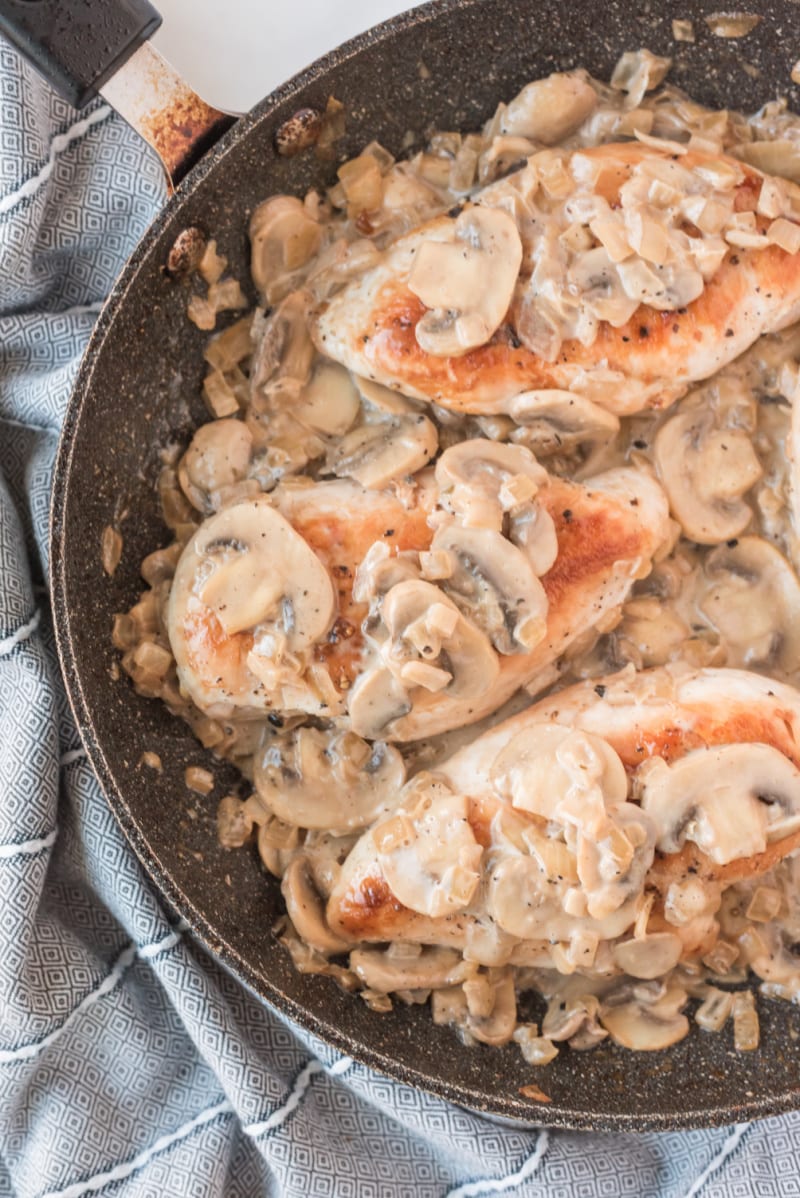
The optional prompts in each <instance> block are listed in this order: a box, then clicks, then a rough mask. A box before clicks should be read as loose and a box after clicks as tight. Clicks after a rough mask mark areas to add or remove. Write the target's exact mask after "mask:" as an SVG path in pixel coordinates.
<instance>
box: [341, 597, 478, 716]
mask: <svg viewBox="0 0 800 1198" xmlns="http://www.w3.org/2000/svg"><path fill="white" fill-rule="evenodd" d="M381 616H382V619H383V623H384V624H385V626H386V629H387V630H388V634H389V639H388V642H386V643H385V644H384V645H383V646H382V649H381V652H382V657H383V660H384V662H385V664H386V666H387V667H388V669H389V670H390V671H391V672H392V674H393V675H394V676H395V678H397V680H398V681H399V682H400V683H402V684H404V685H405V686H407V687H409V688H412V687H413V686H416V685H419V686H426V684H425V682H423V681H420V678H421V675H420V673H419V670H418V669H415V667H418V666H420V665H421V666H427V667H433V668H434V669H437V670H439V671H442V672H444V673H446V674H447V675H449V679H445V680H444V685H439V684H438V682H437V683H436V684H434V685H429V686H426V689H428V690H437V691H441V693H442V695H443V696H445V697H446V698H450V699H469V698H473V697H474V696H475V695H479V694H483V693H484V690H485V689H486V688H488V687H490V686H492V685H493V683H494V680H495V678H496V677H497V673H498V671H499V668H500V667H499V663H498V660H497V656H496V655H495V653H494V652H493V650H492V647H491V645H490V644H489V641H488V640H487V638H486V637H485V636H484V634H483V633H482V632H481V631H480V629H479V628H476V627H475V625H474V624H472V623H471V622H470V621H469V620H467V619H465V618H464V616H463V615H462V614H461V612H459V610H458V608H457V607H456V605H455V604H454V603H453V602H452V601H451V600H449V599H448V598H447V597H446V596H445V595H444V594H443V593H442V591H440V590H439V588H438V587H436V586H434V585H433V584H432V583H430V582H423V581H421V580H419V581H409V582H401V583H398V584H397V586H394V587H392V589H391V590H390V591H388V592H387V593H386V597H385V598H384V600H383V603H382V605H381ZM350 712H351V715H352V713H353V707H352V703H351V706H350Z"/></svg>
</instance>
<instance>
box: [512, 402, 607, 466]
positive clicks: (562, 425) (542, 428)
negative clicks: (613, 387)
mask: <svg viewBox="0 0 800 1198" xmlns="http://www.w3.org/2000/svg"><path fill="white" fill-rule="evenodd" d="M508 412H509V415H510V416H511V417H513V419H514V420H515V421H516V423H517V424H521V425H522V426H523V428H524V436H525V444H526V445H528V446H530V448H531V449H532V450H533V452H534V453H535V454H537V455H539V456H541V457H546V456H548V455H549V454H553V453H570V452H572V451H573V450H575V449H578V448H580V449H583V450H584V451H585V452H587V453H588V452H589V451H590V450H591V449H597V448H600V447H601V446H603V445H607V444H608V442H609V441H612V440H613V439H614V437H615V436H616V435H617V433H618V432H619V419H618V418H617V417H616V416H614V415H613V413H612V412H607V411H606V410H605V409H604V408H601V407H600V406H599V404H596V403H592V401H591V400H590V399H584V398H583V397H582V396H580V395H574V394H573V393H572V392H571V391H556V390H553V391H525V392H523V393H522V395H518V396H517V397H516V398H515V399H513V400H512V401H511V403H510V405H509V409H508Z"/></svg>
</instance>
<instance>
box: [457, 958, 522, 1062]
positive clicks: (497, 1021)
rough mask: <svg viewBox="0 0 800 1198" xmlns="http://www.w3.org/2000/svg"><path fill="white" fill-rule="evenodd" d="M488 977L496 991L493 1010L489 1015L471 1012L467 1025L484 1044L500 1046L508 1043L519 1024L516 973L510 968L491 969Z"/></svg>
mask: <svg viewBox="0 0 800 1198" xmlns="http://www.w3.org/2000/svg"><path fill="white" fill-rule="evenodd" d="M488 977H489V985H490V986H491V989H492V990H493V992H494V993H493V995H492V998H493V1002H492V1009H491V1012H490V1014H488V1015H473V1014H472V1012H469V1013H468V1014H467V1018H466V1020H465V1027H466V1029H467V1031H468V1032H470V1033H471V1034H472V1035H473V1036H474V1037H475V1039H476V1040H480V1042H481V1043H482V1044H491V1045H493V1046H494V1047H496V1048H499V1047H500V1045H501V1044H507V1043H508V1041H509V1040H510V1039H511V1037H512V1035H513V1034H514V1028H515V1027H516V1026H517V995H516V991H515V989H514V974H513V972H512V971H511V970H510V969H490V970H489V975H488ZM467 1001H468V1002H469V1000H467Z"/></svg>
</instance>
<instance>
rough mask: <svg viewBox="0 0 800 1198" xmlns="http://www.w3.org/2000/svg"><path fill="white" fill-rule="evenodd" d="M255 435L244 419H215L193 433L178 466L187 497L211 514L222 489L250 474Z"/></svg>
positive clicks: (199, 509) (200, 509) (194, 504)
mask: <svg viewBox="0 0 800 1198" xmlns="http://www.w3.org/2000/svg"><path fill="white" fill-rule="evenodd" d="M252 452H253V435H252V433H251V432H250V429H249V428H248V427H247V425H246V424H245V423H244V422H243V421H242V420H233V419H225V420H212V421H210V422H209V423H208V424H203V425H201V426H200V428H199V429H198V430H197V432H196V433H195V434H194V436H193V437H192V440H191V444H190V445H189V448H188V449H187V450H186V453H185V454H184V455H183V457H182V458H181V461H180V465H179V466H178V482H179V483H180V485H181V490H182V491H183V493H184V495H185V496H186V498H187V499H188V500H189V502H190V503H191V504H192V506H193V507H195V508H197V510H198V511H199V512H203V513H204V514H206V515H208V514H209V513H210V512H212V511H214V509H215V508H216V506H217V504H218V498H219V492H220V491H221V490H222V489H223V488H224V487H230V486H233V485H234V484H235V483H237V482H240V481H241V480H242V479H243V478H246V477H247V472H248V468H249V466H250V459H251V456H252Z"/></svg>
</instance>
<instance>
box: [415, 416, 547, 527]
mask: <svg viewBox="0 0 800 1198" xmlns="http://www.w3.org/2000/svg"><path fill="white" fill-rule="evenodd" d="M434 474H435V478H436V483H437V485H438V487H439V492H440V496H441V499H440V502H442V504H443V506H445V507H447V508H448V509H449V510H451V511H453V512H456V513H457V514H458V516H459V519H460V521H461V522H462V523H463V524H467V525H470V526H474V527H486V528H494V529H496V530H499V529H500V528H501V526H502V521H503V513H504V512H505V511H509V510H510V509H511V508H516V507H519V506H521V505H523V504H525V503H526V502H528V501H529V500H530V499H532V498H533V497H534V496H535V494H536V492H537V490H538V488H539V487H540V486H543V485H544V484H545V483H546V482H547V478H548V475H547V471H546V470H545V469H544V467H543V466H540V465H539V463H538V462H537V461H536V458H535V457H534V456H533V454H532V453H531V451H530V450H529V449H526V448H525V446H523V445H508V444H506V443H505V442H503V441H490V440H488V439H487V438H483V437H476V438H472V439H471V440H469V441H460V442H459V443H458V444H456V445H451V446H450V447H449V448H448V449H446V450H445V451H444V453H443V454H442V455H441V457H440V458H439V460H438V462H437V463H436V470H435V472H434Z"/></svg>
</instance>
